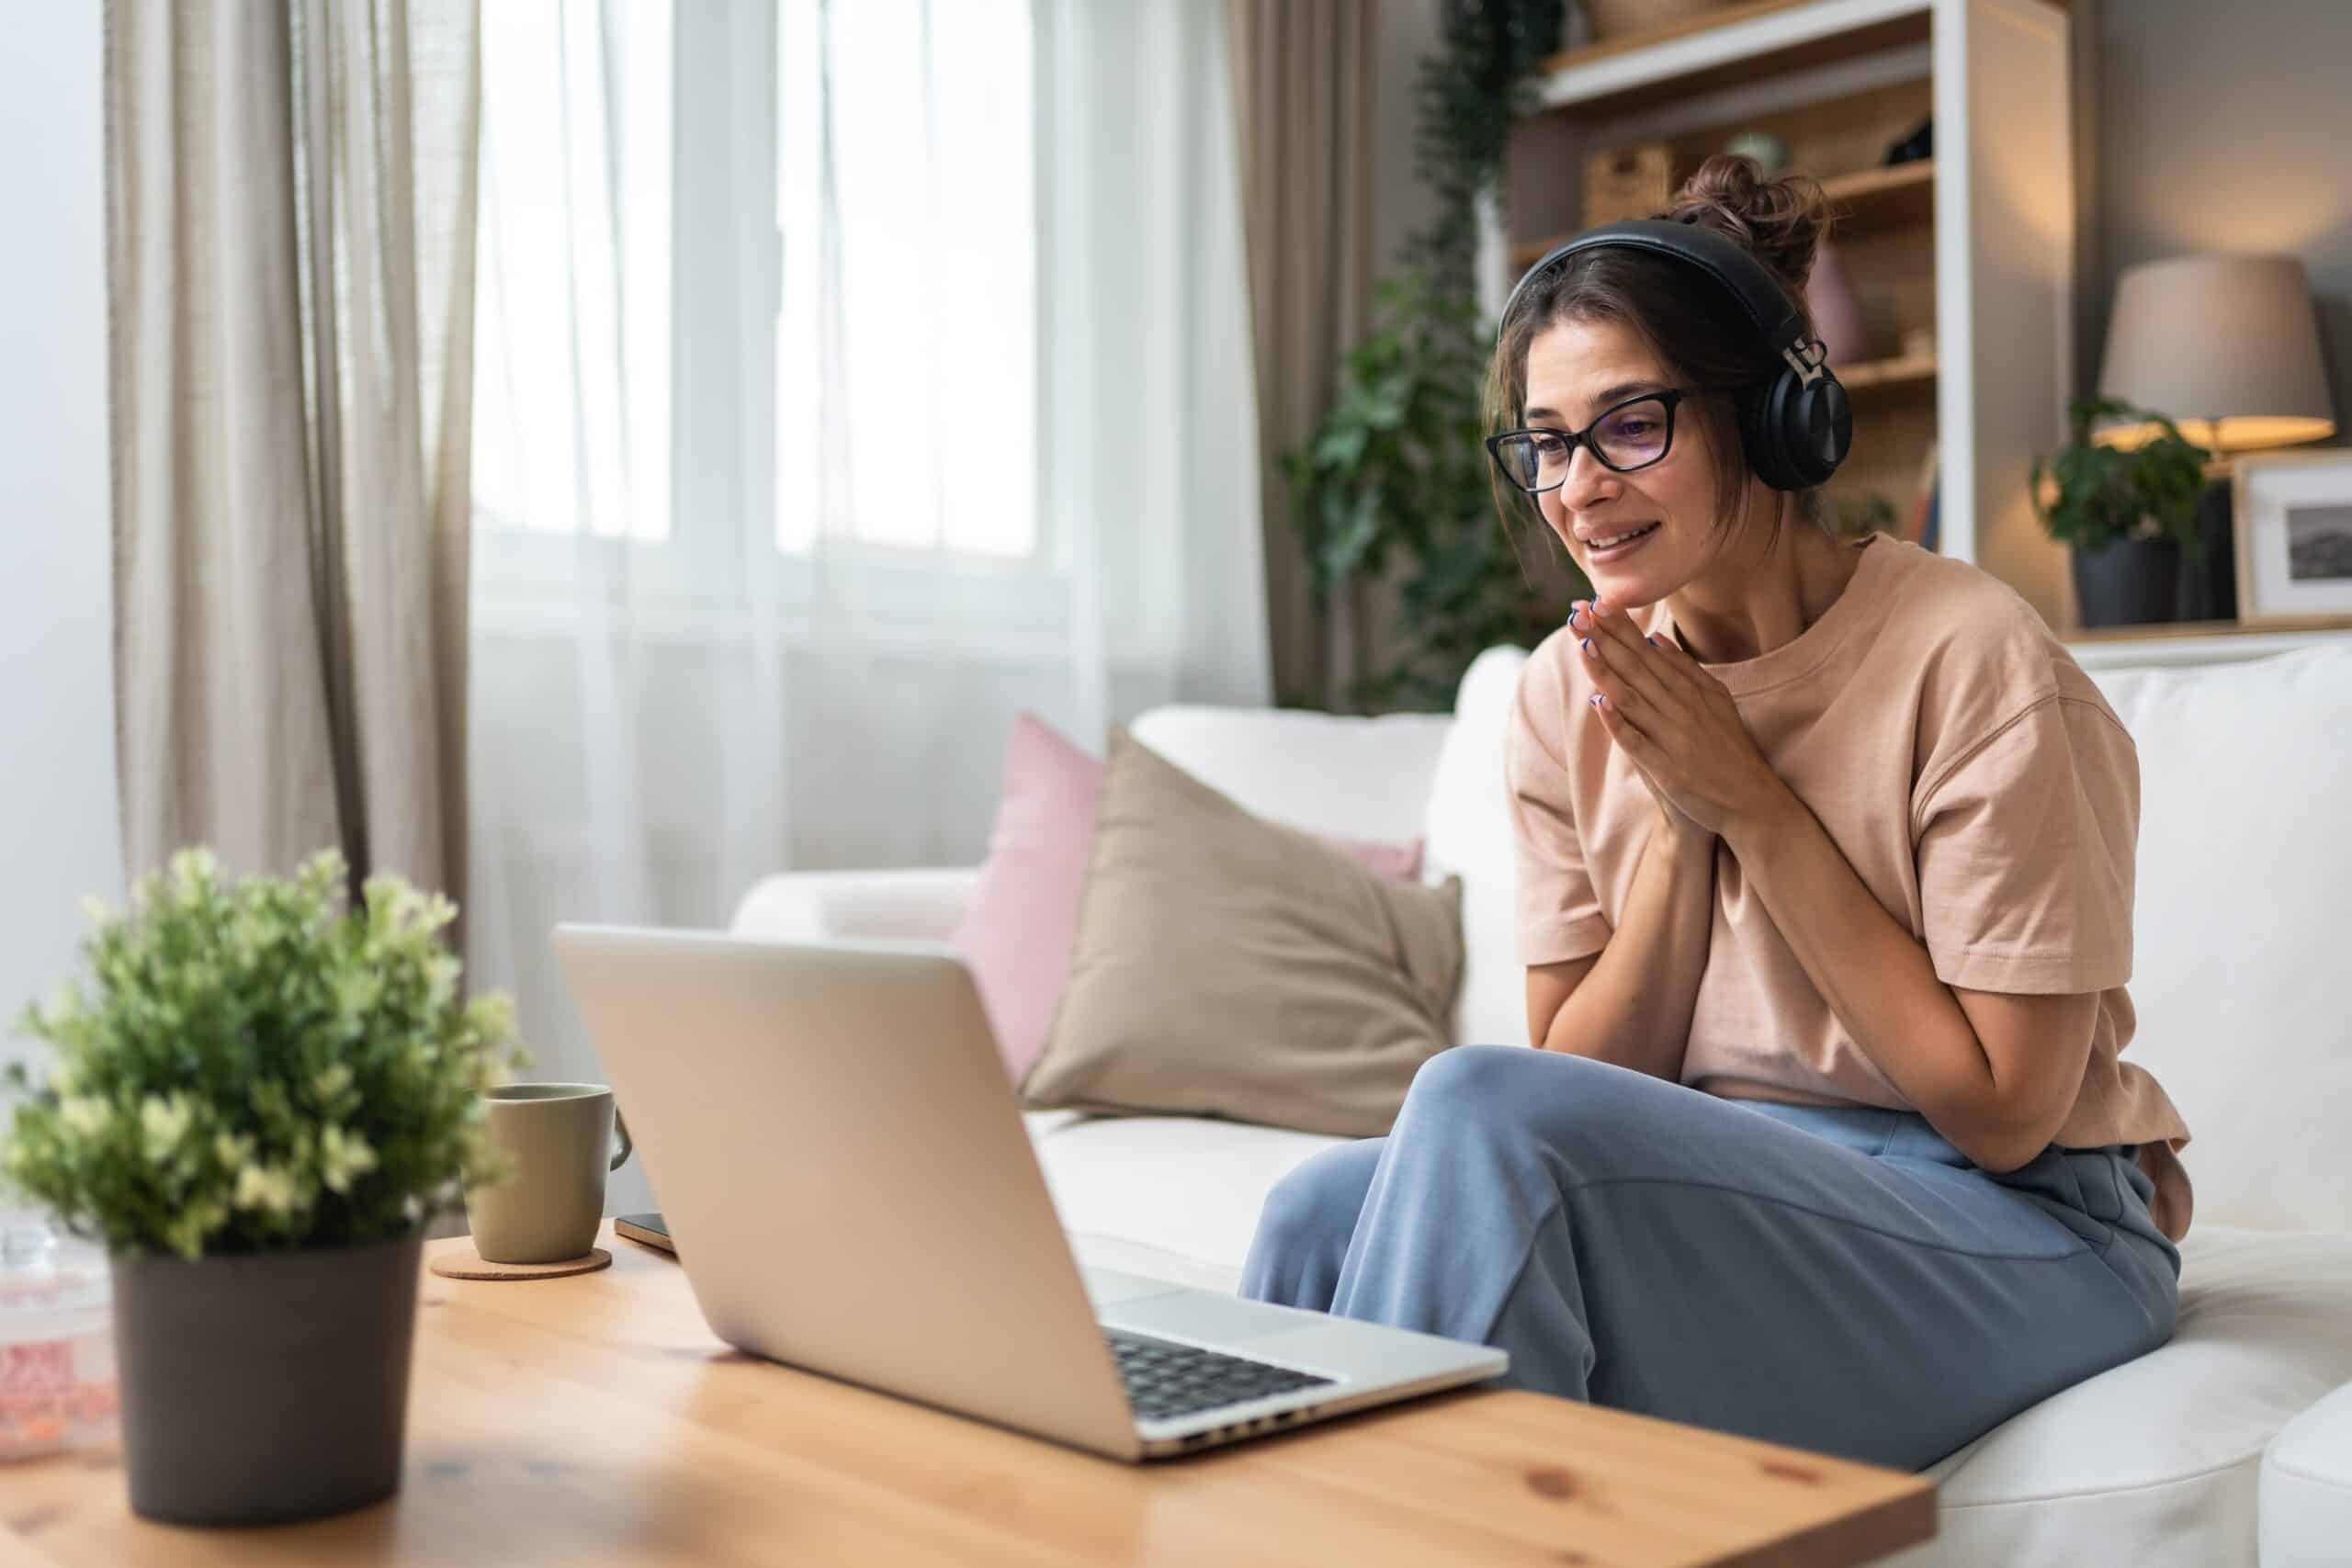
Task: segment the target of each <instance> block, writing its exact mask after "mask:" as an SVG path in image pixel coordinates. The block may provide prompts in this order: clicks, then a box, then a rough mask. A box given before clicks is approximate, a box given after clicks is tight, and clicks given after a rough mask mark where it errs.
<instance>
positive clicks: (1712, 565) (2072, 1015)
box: [1242, 158, 2188, 1468]
mask: <svg viewBox="0 0 2352 1568" xmlns="http://www.w3.org/2000/svg"><path fill="white" fill-rule="evenodd" d="M1663 216H1664V217H1666V218H1668V219H1670V220H1679V221H1680V222H1682V223H1684V224H1690V225H1696V226H1699V227H1701V228H1703V229H1707V230H1712V231H1714V232H1716V233H1718V234H1721V235H1724V236H1727V237H1729V238H1730V239H1731V240H1733V241H1735V242H1736V243H1738V245H1739V246H1740V247H1742V249H1743V250H1744V252H1745V254H1744V256H1743V255H1739V254H1734V253H1725V254H1731V255H1732V258H1733V259H1734V260H1736V261H1737V262H1738V263H1739V264H1740V265H1741V266H1742V267H1743V268H1744V267H1746V264H1747V260H1748V259H1752V260H1753V261H1755V262H1757V263H1758V264H1760V265H1762V267H1763V268H1765V269H1766V270H1767V272H1768V273H1769V275H1770V281H1771V282H1772V283H1774V284H1777V292H1776V293H1775V295H1774V299H1773V303H1774V306H1775V308H1781V307H1789V308H1793V309H1795V310H1798V311H1800V312H1801V311H1802V306H1801V305H1800V304H1796V303H1795V302H1796V301H1799V300H1801V299H1802V298H1803V289H1804V278H1805V275H1806V272H1807V269H1808V268H1809V267H1810V266H1811V265H1812V260H1813V254H1814V249H1815V243H1816V241H1817V240H1818V238H1819V236H1820V231H1821V229H1822V226H1823V210H1822V203H1821V197H1820V193H1819V190H1818V187H1817V186H1814V185H1813V184H1812V183H1811V182H1810V181H1804V180H1800V179H1781V180H1772V181H1765V180H1762V179H1760V178H1759V177H1758V173H1757V170H1756V167H1755V165H1754V164H1750V163H1747V161H1745V160H1739V159H1729V158H1718V159H1715V160H1713V161H1712V162H1711V163H1709V164H1707V166H1706V167H1704V168H1703V169H1702V170H1701V171H1700V172H1699V174H1698V175H1696V176H1695V177H1694V178H1693V179H1692V180H1691V183H1690V185H1689V186H1686V187H1685V188H1684V189H1683V191H1682V192H1681V193H1679V196H1678V197H1677V198H1676V201H1675V203H1674V205H1673V207H1672V208H1671V209H1670V210H1669V211H1668V213H1666V214H1664V215H1663ZM1676 232H1677V233H1679V231H1676ZM1749 270H1750V271H1752V269H1749ZM1720 276H1723V274H1721V273H1720V272H1716V273H1712V274H1708V275H1706V276H1702V275H1701V274H1700V273H1699V272H1698V271H1695V270H1694V268H1693V266H1692V265H1689V264H1686V263H1682V262H1679V261H1677V260H1676V259H1675V258H1673V257H1671V256H1661V255H1657V254H1646V253H1644V252H1641V251H1638V250H1634V249H1629V248H1626V247H1624V246H1623V245H1620V244H1615V243H1611V244H1604V245H1599V246H1593V247H1589V248H1586V249H1583V250H1579V251H1577V252H1576V253H1575V254H1570V255H1568V256H1567V257H1566V259H1565V260H1562V261H1559V262H1557V263H1556V264H1555V265H1549V266H1544V267H1539V268H1538V269H1537V270H1536V271H1535V272H1532V273H1531V274H1530V275H1529V276H1528V278H1527V279H1526V280H1525V281H1524V282H1523V283H1522V284H1521V288H1520V289H1519V290H1518V292H1517V293H1516V294H1515V295H1514V297H1513V299H1512V302H1511V305H1510V309H1509V310H1507V311H1506V314H1505V319H1504V322H1503V327H1502V333H1501V340H1500V343H1499V344H1498V349H1497V353H1496V356H1495V364H1494V369H1493V373H1492V375H1491V377H1490V379H1489V400H1490V403H1491V404H1492V405H1493V410H1494V412H1495V413H1496V415H1497V423H1498V425H1499V424H1509V425H1512V426H1516V427H1517V428H1516V429H1513V430H1510V431H1509V432H1507V433H1506V434H1504V435H1503V436H1500V437H1498V439H1497V441H1496V442H1495V443H1493V444H1492V446H1494V449H1495V452H1496V457H1497V462H1498V468H1501V469H1502V470H1503V472H1504V474H1505V477H1506V478H1507V479H1510V481H1511V482H1512V483H1513V484H1515V485H1517V486H1518V487H1519V488H1520V489H1521V490H1523V491H1529V492H1530V493H1531V498H1532V503H1533V505H1534V506H1535V507H1536V509H1537V510H1538V511H1539V512H1540V513H1541V515H1542V518H1543V521H1544V524H1545V525H1547V526H1548V527H1549V528H1550V529H1551V531H1552V532H1553V533H1554V534H1555V535H1556V536H1558V538H1559V540H1560V542H1561V543H1562V544H1563V545H1564V546H1566V548H1567V549H1568V551H1569V553H1570V554H1571V556H1572V557H1574V558H1575V559H1576V561H1577V564H1578V565H1579V566H1580V567H1581V568H1582V569H1583V570H1584V571H1585V573H1586V575H1587V576H1588V577H1589V579H1590V581H1592V583H1593V587H1594V598H1593V600H1592V602H1591V603H1589V604H1587V603H1584V602H1578V603H1577V604H1576V605H1575V606H1574V607H1573V611H1572V614H1571V615H1570V616H1569V619H1568V625H1567V626H1566V629H1564V630H1563V631H1560V632H1557V633H1555V634H1554V636H1553V637H1550V638H1549V639H1548V640H1547V641H1545V642H1544V645H1543V647H1541V648H1540V649H1537V650H1536V651H1535V653H1534V655H1533V656H1532V659H1531V660H1530V661H1529V663H1528V665H1527V668H1526V671H1525V672H1524V674H1523V676H1522V677H1521V685H1520V691H1519V696H1518V703H1517V706H1516V709H1515V712H1514V714H1513V717H1512V723H1511V727H1510V739H1509V744H1508V747H1507V754H1506V758H1505V767H1506V773H1507V777H1508V781H1509V791H1510V805H1511V809H1512V814H1513V820H1514V825H1515V829H1516V836H1517V841H1518V855H1519V931H1520V944H1521V957H1522V960H1523V961H1524V962H1525V964H1527V1008H1528V1026H1529V1029H1530V1031H1531V1032H1532V1038H1533V1042H1534V1043H1535V1044H1536V1045H1537V1046H1539V1047H1540V1048H1541V1049H1539V1050H1535V1051H1526V1050H1520V1049H1516V1048H1508V1047H1497V1046H1468V1047H1464V1048H1461V1049H1458V1050H1453V1051H1448V1052H1445V1053H1443V1054H1442V1055H1439V1056H1437V1057H1435V1058H1433V1059H1432V1060H1431V1061H1430V1063H1429V1064H1428V1065H1427V1066H1425V1067H1424V1068H1423V1069H1422V1070H1421V1072H1420V1074H1419V1077H1417V1078H1416V1080H1415V1081H1414V1084H1413V1087H1412V1090H1411V1093H1410V1094H1409V1095H1408V1097H1407V1100H1406V1101H1405V1105H1404V1109H1403V1110H1402V1111H1401V1112H1400V1113H1399V1114H1398V1116H1397V1122H1396V1124H1395V1126H1394V1128H1393V1130H1392V1131H1391V1133H1390V1135H1389V1136H1387V1137H1386V1138H1375V1139H1371V1140H1368V1141H1365V1142H1363V1143H1358V1144H1353V1145H1347V1146H1343V1147H1340V1148H1336V1149H1332V1150H1330V1151H1328V1152H1327V1153H1325V1154H1322V1155H1319V1156H1317V1157H1315V1158H1314V1159H1311V1160H1309V1161H1308V1162H1306V1164H1305V1165H1304V1166H1302V1167H1301V1168H1299V1169H1297V1170H1296V1171H1295V1172H1293V1173H1292V1174H1291V1175H1290V1176H1289V1177H1287V1178H1286V1179H1284V1180H1283V1182H1282V1183H1281V1184H1280V1185H1279V1186H1277V1187H1276V1188H1275V1190H1273V1192H1272V1195H1271V1196H1270V1197H1269V1199H1268V1201H1267V1203H1266V1208H1265V1212H1264V1213H1263V1215H1262V1217H1261V1221H1260V1224H1259V1229H1258V1234H1257V1237H1256V1239H1255V1241H1254V1243H1253V1244H1252V1247H1251V1249H1250V1259H1249V1262H1248V1264H1247V1265H1246V1268H1245V1271H1244V1279H1243V1286H1242V1289H1243V1292H1244V1293H1245V1294H1248V1295H1250V1296H1253V1297H1256V1298H1259V1299H1261V1300H1267V1301H1275V1302H1282V1303H1288V1304H1292V1305H1297V1306H1306V1307H1313V1308H1317V1309H1319V1310H1324V1311H1329V1312H1335V1313H1339V1314H1343V1315H1346V1316H1351V1317H1359V1318H1367V1319H1372V1320H1374V1321H1377V1322H1382V1323H1387V1324H1393V1325H1397V1326H1400V1327H1406V1328H1414V1329H1420V1330H1423V1331H1426V1332H1429V1333H1434V1334H1442V1335H1446V1336H1449V1337H1454V1338H1460V1339H1469V1340H1478V1341H1485V1342H1488V1343H1491V1344H1494V1345H1498V1346H1499V1347H1501V1348H1504V1349H1507V1350H1509V1351H1510V1354H1511V1374H1510V1375H1511V1378H1512V1379H1513V1380H1514V1381H1515V1382H1520V1383H1521V1384H1523V1385H1525V1386H1527V1387H1531V1388H1534V1389H1539V1390H1543V1391H1545V1392H1548V1393H1557V1394H1562V1395H1566V1396H1568V1397H1571V1398H1579V1399H1590V1400H1593V1401H1594V1402H1596V1403H1599V1404H1610V1405H1615V1406H1620V1407H1623V1408H1627V1409H1632V1410H1638V1411H1643V1412H1645V1413H1648V1414H1653V1415H1657V1416H1666V1417H1669V1418H1672V1419H1676V1420H1681V1421H1688V1422H1693V1423H1697V1424H1700V1425H1703V1426H1709V1427H1718V1428H1721V1429H1724V1430H1728V1431H1735V1432H1741V1433H1746V1434H1749V1435H1753V1436H1757V1437H1762V1438H1771V1439H1774V1440H1778V1441H1781V1442H1788V1443H1793V1444H1796V1445H1799V1446H1802V1447H1807V1448H1812V1449H1815V1450H1822V1451H1826V1452H1831V1453H1838V1454H1843V1455H1847V1456H1849V1457H1853V1458H1858V1459H1864V1460H1870V1461H1877V1462H1881V1463H1884V1464H1890V1465H1897V1466H1902V1467H1905V1468H1917V1467H1919V1466H1923V1465H1926V1464H1928V1463H1929V1462H1930V1461H1934V1460H1936V1459H1937V1458H1939V1457H1940V1456H1941V1455H1943V1454H1946V1453H1948V1452H1950V1451H1951V1450H1953V1449H1956V1448H1958V1447H1959V1446H1961V1445H1962V1444H1963V1443H1965V1442H1967V1441H1968V1440H1969V1439H1971V1438H1974V1437H1976V1436H1977V1435H1979V1434H1980V1433H1983V1432H1985V1431H1986V1430H1987V1429H1989V1428H1991V1427H1994V1426H1996V1425H1997V1424H1998V1423H1999V1422H2001V1421H2003V1420H2005V1419H2006V1418H2007V1417H2008V1416H2012V1415H2014V1414H2016V1413H2017V1412H2018V1411H2019V1410H2021V1409H2023V1408H2025V1407H2026V1406H2027V1405H2030V1404H2033V1403H2035V1402H2036V1401H2038V1400H2040V1399H2042V1398H2044V1397H2046V1396H2047V1395H2049V1394H2051V1393H2055V1392H2057V1391H2058V1390H2060V1389H2062V1388H2064V1387H2066V1386H2067V1385H2069V1384H2071V1383H2074V1382H2078V1381H2080V1380H2081V1379H2083V1378H2086V1377H2088V1376H2090V1375H2091V1374H2093V1373H2095V1372H2098V1371H2101V1370H2103V1369H2105V1368H2108V1367H2111V1366H2114V1365H2116V1364H2117V1363H2119V1362H2121V1361H2125V1360H2128V1359H2131V1358H2132V1357H2134V1356H2137V1355H2139V1354H2141V1353H2142V1352H2143V1351H2145V1350H2148V1349H2151V1348H2154V1347H2155V1346H2156V1345H2159V1344H2161V1343H2163V1342H2164V1340H2165V1338H2166V1337H2168V1336H2169V1335H2170V1333H2171V1331H2172V1325H2173V1316H2174V1308H2175V1299H2176V1295H2175V1287H2176V1281H2177V1277H2178V1274H2179V1254H2178V1252H2177V1250H2176V1247H2175V1244H2176V1243H2177V1241H2178V1240H2179V1238H2180V1236H2181V1235H2182V1234H2183V1233H2184V1232H2185V1231H2186V1230H2187V1228H2188V1181H2187V1178H2186V1176H2185V1174H2184V1173H2183V1172H2182V1170H2181V1168H2180V1166H2179V1164H2178V1162H2177V1160H2176V1159H2175V1158H2174V1150H2175V1149H2177V1147H2178V1145H2181V1144H2183V1143H2185V1142H2186V1141H2187V1138H2188V1129H2187V1128H2186V1127H2185V1126H2184V1125H2183V1124H2182V1122H2181V1120H2180V1117H2179V1115H2178V1113H2177V1111H2175V1110H2174V1108H2173V1106H2172V1103H2171V1101H2170V1100H2167V1099H2166V1098H2165V1093H2164V1091H2163V1089H2160V1088H2159V1087H2158V1086H2157V1084H2156V1083H2155V1081H2154V1079H2153V1078H2152V1077H2149V1076H2148V1075H2147V1074H2146V1073H2145V1072H2143V1071H2142V1070H2141V1069H2139V1068H2138V1067H2136V1066H2129V1065H2125V1064H2122V1063H2120V1062H2119V1060H2118V1053H2119V1052H2120V1051H2121V1049H2122V1048H2123V1046H2124V1045H2125V1044H2126V1043H2128V1041H2129V1040H2130V1038H2131V1030H2132V1012H2131V1000H2130V998H2129V996H2128V995H2127V993H2126V992H2125V990H2124V982H2125V980H2126V978H2127V977H2128V976H2129V974H2130V970H2131V887H2132V854H2133V844H2134V839H2135V836H2136V833H2137V829H2138V808H2139V774H2138V763H2137V761H2136V758H2135V755H2134V752H2133V750H2132V746H2131V739H2130V737H2129V736H2128V735H2127V734H2126V733H2125V732H2124V730H2123V728H2122V726H2121V724H2120V722H2119V721H2118V720H2117V718H2116V716H2115V715H2114V713H2113V711H2112V710H2111V709H2110V708H2109V706H2108V705H2107V703H2106V702H2105V701H2104V699H2103V698H2102V697H2101V696H2100V694H2099V693H2098V688H2097V687H2096V686H2094V685H2093V684H2092V682H2090V681H2089V679H2088V678H2087V677H2086V676H2085V675H2084V674H2083V672H2082V671H2081V670H2080V669H2079V668H2078V667H2077V666H2076V665H2075V662H2074V661H2073V660H2072V659H2070V658H2069V657H2068V656H2067V654H2066V652H2065V650H2064V648H2063V647H2062V646H2061V645H2060V644H2059V643H2058V642H2057V641H2056V640H2055V639H2054V638H2053V637H2052V636H2051V634H2050V632H2049V631H2048V629H2047V628H2046V627H2045V626H2043V624H2042V622H2041V618H2040V617H2039V616H2038V615H2036V614H2035V613H2034V612H2033V611H2032V610H2031V609H2030V608H2029V607H2028V606H2027V605H2026V604H2024V603H2023V602H2022V601H2021V600H2020V599H2018V596H2017V595H2016V594H2015V593H2013V592H2010V590H2009V589H2007V587H2005V586H2004V585H2002V584H2001V583H2000V582H1998V581H1996V580H1994V579H1993V578H1991V577H1989V576H1986V575H1985V573H1983V572H1981V571H1978V570H1976V569H1974V568H1973V567H1970V566H1967V565H1964V564H1962V563H1960V562H1957V561H1951V560H1947V559H1944V558H1940V557H1939V556H1935V555H1932V554H1929V553H1928V552H1926V551H1923V550H1921V549H1919V548H1918V547H1917V546H1914V545H1911V544H1908V543H1906V542H1904V541H1901V540H1897V539H1894V538H1891V537H1883V536H1873V537H1871V538H1868V539H1864V540H1861V541H1857V542H1848V541H1844V540H1840V539H1838V538H1836V537H1834V536H1831V535H1830V534H1829V533H1827V532H1826V531H1825V530H1824V529H1823V528H1822V527H1821V526H1820V525H1819V524H1818V499H1817V494H1816V493H1815V492H1813V491H1805V490H1803V489H1797V490H1794V491H1792V490H1789V489H1786V488H1780V489H1776V488H1774V486H1773V485H1772V484H1769V483H1767V482H1766V480H1767V478H1768V477H1770V478H1774V479H1777V480H1778V481H1779V483H1780V484H1781V485H1782V486H1784V487H1785V486H1789V485H1792V484H1801V483H1802V482H1804V479H1802V478H1800V479H1791V478H1790V477H1789V472H1788V461H1789V459H1788V457H1787V455H1786V452H1785V450H1783V451H1782V452H1781V454H1780V455H1779V456H1778V457H1774V456H1773V455H1772V454H1771V453H1770V452H1769V451H1767V450H1766V448H1765V446H1763V442H1764V441H1765V440H1766V435H1765V434H1764V433H1763V431H1762V420H1761V418H1760V414H1759V409H1760V405H1759V403H1758V399H1759V398H1760V397H1762V396H1763V393H1762V392H1761V391H1760V389H1762V388H1764V387H1765V386H1766V385H1768V384H1769V383H1770V382H1771V381H1772V380H1773V379H1774V378H1776V377H1779V376H1780V375H1781V372H1782V370H1783V367H1784V365H1783V361H1782V359H1781V358H1780V357H1778V356H1777V355H1776V350H1775V348H1774V346H1773V345H1772V344H1770V342H1768V341H1767V340H1766V336H1765V334H1764V333H1761V332H1759V330H1758V324H1757V321H1756V320H1754V319H1753V318H1752V316H1751V314H1749V313H1745V312H1744V311H1743V310H1742V309H1741V308H1740V306H1739V301H1738V299H1737V298H1736V295H1735V293H1734V291H1732V290H1729V289H1726V288H1720V287H1717V286H1716V284H1715V283H1714V282H1713V281H1711V279H1712V278H1717V277H1720ZM1756 287H1757V288H1759V289H1760V288H1761V287H1762V286H1761V285H1758V286H1756ZM1752 298H1753V296H1751V299H1752ZM1791 330H1792V332H1793V331H1794V330H1796V326H1795V325H1794V324H1792V329H1791ZM1804 333H1805V335H1806V336H1807V337H1809V336H1810V335H1811V334H1810V329H1809V326H1808V327H1805V328H1804ZM1787 363H1788V364H1789V365H1791V366H1792V367H1796V368H1809V367H1802V366H1797V365H1796V362H1794V361H1790V362H1787ZM1808 384H1810V383H1809V382H1808ZM1837 451H1838V452H1842V444H1840V445H1839V446H1838V447H1837ZM1835 455H1836V454H1835V453H1833V454H1832V455H1831V456H1830V457H1828V459H1827V461H1826V464H1823V463H1821V462H1819V461H1818V460H1817V459H1818V458H1819V457H1820V454H1818V453H1816V454H1815V455H1814V456H1815V459H1816V460H1815V463H1814V466H1813V467H1812V468H1811V470H1810V472H1811V474H1812V476H1814V477H1815V479H1817V476H1818V475H1819V474H1820V473H1822V472H1824V471H1826V468H1834V467H1835ZM1776 463H1777V465H1778V467H1777V468H1776V467H1775V465H1776ZM1759 466H1760V467H1761V468H1762V470H1763V471H1762V472H1760V473H1759V471H1758V470H1759ZM1803 467H1804V465H1803V464H1800V468H1803Z"/></svg>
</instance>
